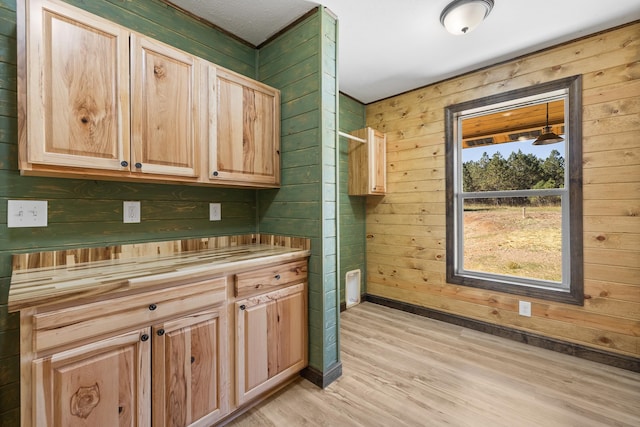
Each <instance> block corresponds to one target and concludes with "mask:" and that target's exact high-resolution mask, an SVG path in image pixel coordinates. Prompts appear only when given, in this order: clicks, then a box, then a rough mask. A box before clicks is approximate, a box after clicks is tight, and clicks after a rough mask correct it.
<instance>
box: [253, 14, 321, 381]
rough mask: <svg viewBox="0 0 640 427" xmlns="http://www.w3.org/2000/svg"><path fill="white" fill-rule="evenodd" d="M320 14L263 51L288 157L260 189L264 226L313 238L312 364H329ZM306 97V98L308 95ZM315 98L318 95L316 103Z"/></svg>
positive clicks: (262, 71)
mask: <svg viewBox="0 0 640 427" xmlns="http://www.w3.org/2000/svg"><path fill="white" fill-rule="evenodd" d="M319 37H320V14H319V13H315V14H313V15H311V16H309V17H307V18H306V19H304V20H303V21H302V22H300V23H298V24H297V25H296V26H295V27H294V28H292V29H290V30H289V31H287V32H286V33H284V34H282V35H280V36H279V37H277V38H276V39H274V40H272V41H271V42H269V43H268V44H266V45H265V46H263V47H261V49H260V50H259V53H258V58H259V61H258V63H259V65H258V75H259V79H260V80H261V81H263V82H264V83H266V84H268V85H271V86H273V87H276V88H278V89H280V91H281V93H280V94H281V103H282V114H281V135H282V145H281V146H282V150H283V152H284V151H286V154H284V155H283V156H286V157H287V158H290V159H294V162H295V163H292V164H289V163H285V162H284V158H283V162H282V174H281V186H280V190H278V191H270V190H268V191H260V192H259V194H258V204H259V209H258V215H259V230H260V232H264V233H272V234H282V235H286V234H288V233H292V232H298V234H300V235H304V236H306V237H309V238H311V239H312V245H311V257H310V260H309V348H310V352H309V364H310V365H311V366H314V367H316V368H317V369H319V370H322V368H323V362H322V361H323V351H324V344H323V343H324V333H323V331H324V327H323V325H324V322H323V319H324V292H323V269H324V262H325V260H324V256H323V250H322V248H323V246H324V241H323V236H322V216H321V213H322V162H321V161H320V159H321V158H322V145H321V137H322V133H321V129H320V103H321V99H322V94H321V82H320V72H319V64H320V42H319ZM303 98H304V99H303ZM311 100H315V101H317V102H316V104H315V105H312V103H311Z"/></svg>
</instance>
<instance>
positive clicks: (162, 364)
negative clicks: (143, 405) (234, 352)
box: [151, 309, 228, 427]
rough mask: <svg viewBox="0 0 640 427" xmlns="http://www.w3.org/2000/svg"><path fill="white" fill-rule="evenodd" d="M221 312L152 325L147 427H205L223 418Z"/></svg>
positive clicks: (223, 327)
mask: <svg viewBox="0 0 640 427" xmlns="http://www.w3.org/2000/svg"><path fill="white" fill-rule="evenodd" d="M224 312H225V310H222V309H221V310H218V311H215V310H214V311H207V312H203V313H197V314H194V315H191V316H185V317H183V318H181V319H178V320H171V321H168V322H164V323H162V324H160V325H156V326H154V327H153V374H152V392H151V396H152V402H153V405H152V407H153V417H152V420H153V425H154V426H155V427H160V426H176V427H177V426H188V425H194V423H195V422H198V425H211V424H212V423H213V422H215V421H216V420H218V419H219V418H221V417H222V416H224V415H226V413H227V411H228V399H227V396H226V392H225V390H224V388H225V386H226V383H225V382H224V381H223V379H224V378H226V375H225V372H224V370H225V369H226V367H225V365H224V363H225V361H226V357H225V356H224V355H225V354H226V339H225V338H224V337H225V335H226V322H225V316H224Z"/></svg>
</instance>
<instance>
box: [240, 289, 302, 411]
mask: <svg viewBox="0 0 640 427" xmlns="http://www.w3.org/2000/svg"><path fill="white" fill-rule="evenodd" d="M236 328H237V330H236V399H237V403H238V405H242V404H243V403H245V402H247V401H249V400H251V399H252V398H254V397H256V396H258V395H260V394H261V393H263V392H265V391H267V390H269V389H270V388H272V387H273V386H275V385H276V384H277V383H279V382H281V381H284V380H286V379H287V378H288V377H290V376H291V375H293V374H295V373H296V372H298V371H300V370H301V369H302V368H304V367H305V366H306V365H307V333H306V331H307V297H306V286H305V284H304V283H300V284H297V285H293V286H290V287H287V288H284V289H280V290H276V291H272V292H269V293H266V294H263V295H258V296H255V297H251V298H247V299H244V300H241V301H237V302H236Z"/></svg>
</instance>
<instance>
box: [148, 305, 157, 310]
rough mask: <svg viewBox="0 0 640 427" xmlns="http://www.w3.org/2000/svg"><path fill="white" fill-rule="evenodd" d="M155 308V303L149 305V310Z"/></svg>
mask: <svg viewBox="0 0 640 427" xmlns="http://www.w3.org/2000/svg"><path fill="white" fill-rule="evenodd" d="M156 308H158V306H157V305H155V304H151V305H149V310H151V311H153V310H155V309H156Z"/></svg>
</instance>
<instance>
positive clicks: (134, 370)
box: [32, 328, 151, 427]
mask: <svg viewBox="0 0 640 427" xmlns="http://www.w3.org/2000/svg"><path fill="white" fill-rule="evenodd" d="M149 334H150V330H149V328H145V329H141V330H136V331H132V332H130V333H126V334H123V335H119V336H116V337H113V338H108V339H105V340H102V341H98V342H95V343H92V344H88V345H84V346H82V347H78V348H74V349H71V350H68V351H63V352H60V353H55V354H53V355H51V356H47V357H44V358H40V359H36V360H34V361H33V363H32V367H33V382H34V384H33V387H34V396H35V405H34V408H35V409H34V414H33V415H34V418H33V425H34V426H39V427H41V426H56V427H74V426H149V425H150V423H151V420H150V413H149V412H150V411H149V407H150V404H151V401H150V400H149V395H148V390H149V388H150V363H151V358H150V346H151V343H150V341H149V338H150V337H149Z"/></svg>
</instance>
